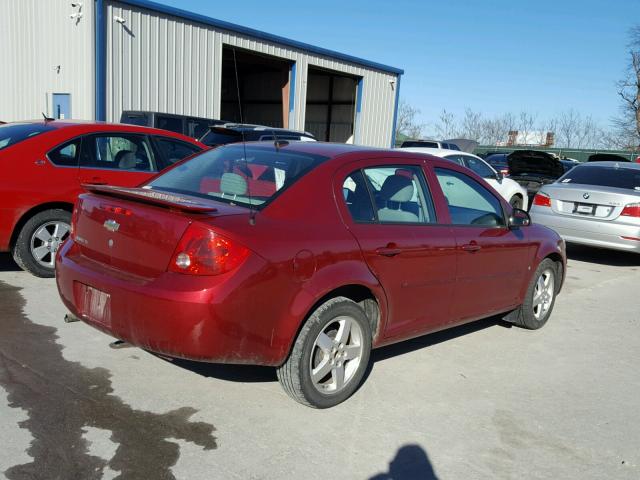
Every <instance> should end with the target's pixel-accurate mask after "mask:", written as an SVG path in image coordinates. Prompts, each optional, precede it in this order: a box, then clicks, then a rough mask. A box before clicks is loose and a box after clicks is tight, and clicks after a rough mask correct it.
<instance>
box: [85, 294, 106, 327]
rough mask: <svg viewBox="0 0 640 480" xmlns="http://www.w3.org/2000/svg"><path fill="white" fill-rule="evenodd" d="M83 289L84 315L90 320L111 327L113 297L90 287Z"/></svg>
mask: <svg viewBox="0 0 640 480" xmlns="http://www.w3.org/2000/svg"><path fill="white" fill-rule="evenodd" d="M82 287H83V288H82V290H83V291H82V314H83V315H84V316H85V317H87V318H88V319H89V320H92V321H94V322H97V323H100V324H102V325H104V326H105V327H110V326H111V296H110V295H109V294H108V293H106V292H103V291H101V290H98V289H97V288H93V287H91V286H89V285H83V286H82Z"/></svg>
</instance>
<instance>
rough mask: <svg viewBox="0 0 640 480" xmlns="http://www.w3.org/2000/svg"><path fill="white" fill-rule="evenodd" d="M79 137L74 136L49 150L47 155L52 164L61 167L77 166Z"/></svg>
mask: <svg viewBox="0 0 640 480" xmlns="http://www.w3.org/2000/svg"><path fill="white" fill-rule="evenodd" d="M80 143H81V141H80V139H79V138H76V139H75V140H71V141H70V142H67V143H65V144H63V145H61V146H59V147H57V148H54V149H53V150H51V151H50V152H49V153H48V154H47V156H48V157H49V160H51V162H52V163H53V164H54V165H58V166H61V167H77V166H78V157H79V155H80Z"/></svg>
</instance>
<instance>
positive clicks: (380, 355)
mask: <svg viewBox="0 0 640 480" xmlns="http://www.w3.org/2000/svg"><path fill="white" fill-rule="evenodd" d="M496 325H499V326H502V327H505V328H511V327H512V324H511V323H508V322H505V321H504V320H502V315H500V316H494V317H488V318H485V319H482V320H478V321H476V322H472V323H467V324H465V325H460V326H457V327H453V328H449V329H446V330H441V331H439V332H436V333H431V334H428V335H423V336H420V337H416V338H412V339H410V340H405V341H402V342H399V343H395V344H393V345H388V346H385V347H381V348H377V349H375V350H373V351H372V352H371V361H370V362H369V365H368V366H367V370H366V371H365V374H364V378H363V381H362V383H364V381H365V380H366V379H367V378H368V377H369V375H370V374H371V371H372V369H373V366H374V364H375V363H377V362H383V361H385V360H388V359H389V358H393V357H397V356H399V355H404V354H407V353H411V352H413V351H416V350H421V349H423V348H427V347H431V346H433V345H437V344H439V343H442V342H446V341H448V340H452V339H454V338H458V337H462V336H464V335H469V334H471V333H475V332H478V331H480V330H484V329H486V328H489V327H493V326H496ZM156 356H157V355H156ZM158 358H161V359H162V360H165V361H167V362H169V363H172V364H173V365H175V366H176V367H179V368H183V369H185V370H189V371H191V372H193V373H196V374H198V375H201V376H203V377H210V378H217V379H219V380H227V381H231V382H241V383H267V382H275V381H277V377H276V369H275V368H273V367H263V366H256V365H230V364H220V363H205V362H195V361H191V360H183V359H178V358H174V359H170V358H166V357H162V356H158ZM362 383H361V385H362Z"/></svg>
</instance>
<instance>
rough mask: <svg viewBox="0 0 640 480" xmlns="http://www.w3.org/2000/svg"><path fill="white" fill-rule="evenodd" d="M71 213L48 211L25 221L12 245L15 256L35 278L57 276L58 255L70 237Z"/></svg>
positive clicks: (58, 210)
mask: <svg viewBox="0 0 640 480" xmlns="http://www.w3.org/2000/svg"><path fill="white" fill-rule="evenodd" d="M70 228H71V213H69V212H68V211H66V210H62V209H52V210H45V211H44V212H40V213H37V214H35V215H34V216H33V217H31V218H30V219H29V220H27V223H25V224H24V226H23V227H22V229H21V230H20V233H19V234H18V238H17V239H16V244H15V245H14V247H13V251H12V253H13V259H14V260H15V262H16V263H17V264H18V266H19V267H20V268H22V269H23V270H26V271H27V272H29V273H31V274H33V275H35V276H36V277H43V278H51V277H54V276H55V255H56V252H57V251H58V249H59V248H60V244H61V243H62V242H63V241H64V240H66V239H67V237H68V236H69V230H70Z"/></svg>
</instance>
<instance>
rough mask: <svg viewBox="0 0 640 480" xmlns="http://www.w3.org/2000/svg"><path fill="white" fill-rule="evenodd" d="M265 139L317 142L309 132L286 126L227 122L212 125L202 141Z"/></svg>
mask: <svg viewBox="0 0 640 480" xmlns="http://www.w3.org/2000/svg"><path fill="white" fill-rule="evenodd" d="M263 140H294V141H302V142H315V141H316V138H315V137H314V136H313V135H311V134H310V133H308V132H298V131H296V130H288V129H286V128H275V127H266V126H264V125H250V124H246V123H225V124H223V125H212V126H210V127H209V131H208V132H207V133H205V134H204V135H203V136H202V137H201V138H200V142H201V143H204V144H205V145H208V146H209V147H217V146H218V145H225V144H227V143H236V142H259V141H263Z"/></svg>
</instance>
